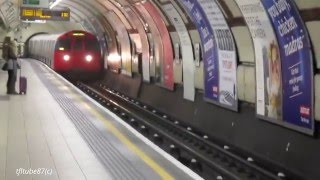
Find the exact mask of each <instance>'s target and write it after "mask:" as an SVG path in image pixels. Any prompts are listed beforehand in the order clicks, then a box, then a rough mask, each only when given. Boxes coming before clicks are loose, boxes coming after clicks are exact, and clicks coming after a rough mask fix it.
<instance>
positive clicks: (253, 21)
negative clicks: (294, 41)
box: [236, 0, 282, 121]
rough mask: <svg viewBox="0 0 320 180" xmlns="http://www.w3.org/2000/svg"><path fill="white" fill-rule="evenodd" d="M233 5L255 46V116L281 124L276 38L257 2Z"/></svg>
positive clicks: (249, 0)
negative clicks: (241, 17) (242, 17)
mask: <svg viewBox="0 0 320 180" xmlns="http://www.w3.org/2000/svg"><path fill="white" fill-rule="evenodd" d="M236 2H237V4H238V6H239V7H240V10H241V11H242V14H243V16H244V18H245V20H246V23H247V25H248V28H249V30H250V33H251V36H252V39H253V43H254V50H255V63H256V66H255V68H256V93H257V94H256V112H257V116H258V117H260V118H262V119H266V120H271V121H281V119H282V113H281V108H282V101H281V98H282V94H281V92H282V85H281V84H282V81H281V59H280V55H279V46H278V43H277V38H276V35H275V34H274V31H273V28H272V25H271V23H270V21H269V19H268V15H267V13H266V11H265V9H264V8H263V5H262V4H261V2H260V0H237V1H236Z"/></svg>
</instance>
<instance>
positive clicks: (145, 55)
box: [125, 7, 150, 82]
mask: <svg viewBox="0 0 320 180" xmlns="http://www.w3.org/2000/svg"><path fill="white" fill-rule="evenodd" d="M125 11H126V13H127V14H128V16H130V17H131V19H132V21H133V23H134V24H135V25H136V28H137V30H138V32H139V36H140V39H141V50H140V51H139V50H138V52H141V58H142V76H143V81H144V82H150V61H149V56H150V54H149V49H150V48H149V42H148V37H147V34H146V31H145V29H144V26H143V24H142V22H141V21H140V20H139V18H138V17H137V14H136V13H135V12H134V11H133V10H132V9H130V8H129V7H126V8H125Z"/></svg>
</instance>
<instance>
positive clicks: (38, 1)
mask: <svg viewBox="0 0 320 180" xmlns="http://www.w3.org/2000/svg"><path fill="white" fill-rule="evenodd" d="M22 7H37V8H49V0H23V1H22Z"/></svg>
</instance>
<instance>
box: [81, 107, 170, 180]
mask: <svg viewBox="0 0 320 180" xmlns="http://www.w3.org/2000/svg"><path fill="white" fill-rule="evenodd" d="M83 105H85V107H86V108H87V109H88V110H89V111H90V112H91V113H93V114H94V115H95V116H96V117H98V118H99V119H100V120H101V121H102V122H103V123H104V125H105V126H106V127H107V128H108V129H109V130H110V131H111V132H112V133H113V134H114V135H115V136H116V137H117V138H119V139H120V141H122V143H124V144H125V145H127V147H128V148H129V149H130V150H131V151H133V152H134V153H135V154H137V155H138V156H139V157H140V158H141V159H142V160H143V161H144V162H145V163H146V164H148V165H149V166H150V167H151V168H152V169H153V170H154V171H155V172H156V173H157V174H159V176H160V177H161V178H162V179H165V180H172V179H174V178H173V177H172V176H171V175H170V174H169V173H168V172H167V171H166V170H165V169H163V168H162V167H161V166H160V165H159V164H158V163H156V162H155V161H154V160H153V159H151V158H150V157H149V156H148V155H147V154H146V153H145V152H143V151H142V150H141V149H139V148H138V147H137V146H136V145H135V144H133V143H132V142H131V141H130V140H129V139H128V138H127V137H126V136H125V135H123V134H122V133H121V132H120V131H119V130H118V129H117V128H116V127H115V126H114V125H113V124H112V123H111V122H109V121H107V120H106V118H105V117H104V116H103V115H101V113H99V112H97V111H96V110H95V109H94V108H91V107H90V106H89V105H88V104H86V103H83Z"/></svg>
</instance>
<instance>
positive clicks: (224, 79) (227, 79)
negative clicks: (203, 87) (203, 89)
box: [198, 0, 238, 111]
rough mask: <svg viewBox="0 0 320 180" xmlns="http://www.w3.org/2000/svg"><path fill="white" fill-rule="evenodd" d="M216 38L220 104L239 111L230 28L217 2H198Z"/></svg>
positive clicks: (234, 56)
mask: <svg viewBox="0 0 320 180" xmlns="http://www.w3.org/2000/svg"><path fill="white" fill-rule="evenodd" d="M198 2H199V4H200V6H201V7H202V9H203V11H204V13H205V14H206V17H207V19H208V22H209V23H210V26H211V28H212V30H213V34H214V36H215V40H216V41H215V42H216V44H215V46H217V49H218V59H217V61H218V64H219V67H218V68H217V69H218V73H219V86H218V91H219V103H220V105H222V106H224V107H226V108H229V109H232V110H234V111H238V97H237V92H236V89H237V88H236V87H237V56H236V49H235V42H234V39H233V36H232V33H231V31H230V28H229V26H228V24H227V22H226V19H225V17H224V16H223V14H222V12H221V10H220V8H219V6H218V4H217V3H216V1H215V0H198Z"/></svg>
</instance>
